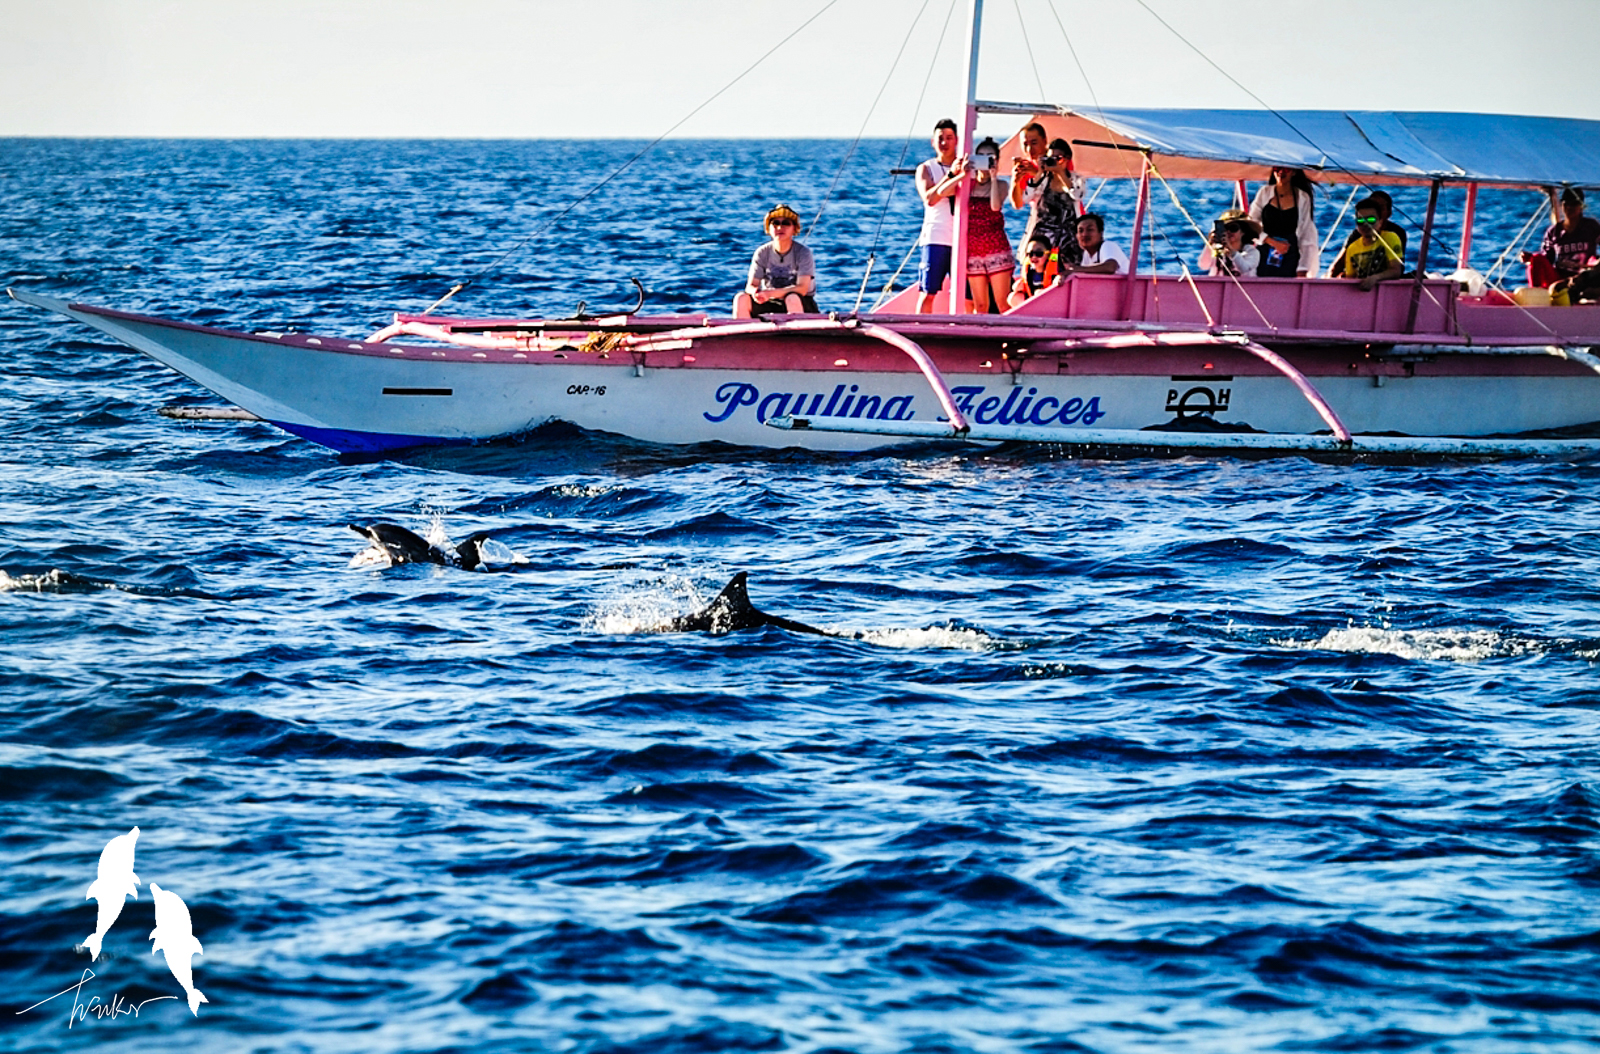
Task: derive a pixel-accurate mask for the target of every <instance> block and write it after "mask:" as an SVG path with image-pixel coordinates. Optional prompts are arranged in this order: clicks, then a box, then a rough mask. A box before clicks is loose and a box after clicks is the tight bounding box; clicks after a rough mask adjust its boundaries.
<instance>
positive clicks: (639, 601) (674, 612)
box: [583, 575, 715, 634]
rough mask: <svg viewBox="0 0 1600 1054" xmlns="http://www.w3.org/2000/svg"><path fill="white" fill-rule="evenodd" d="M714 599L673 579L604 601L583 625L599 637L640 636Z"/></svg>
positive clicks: (680, 579)
mask: <svg viewBox="0 0 1600 1054" xmlns="http://www.w3.org/2000/svg"><path fill="white" fill-rule="evenodd" d="M714 596H715V594H713V596H712V597H707V596H705V595H704V594H703V593H702V592H701V591H700V588H699V587H698V586H696V585H695V584H694V582H692V581H690V580H689V579H688V578H684V577H681V576H678V575H671V576H667V577H663V578H658V579H655V580H654V581H652V582H650V583H649V584H646V585H641V586H638V587H637V588H634V589H631V590H629V591H627V592H622V593H618V594H616V595H614V596H611V597H607V598H605V599H604V600H602V601H601V602H600V606H598V607H596V608H595V610H593V611H591V612H590V613H589V615H588V617H586V618H585V619H584V621H583V624H584V628H585V629H589V630H593V631H594V632H596V633H607V634H612V633H641V632H644V631H646V630H649V629H652V628H654V627H656V626H660V625H661V624H663V623H665V622H669V621H671V620H672V619H675V618H677V617H678V616H679V615H685V614H688V613H689V612H691V611H698V610H699V609H700V608H703V607H705V606H706V605H707V604H709V603H711V600H712V599H713V598H714Z"/></svg>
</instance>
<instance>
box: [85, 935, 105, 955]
mask: <svg viewBox="0 0 1600 1054" xmlns="http://www.w3.org/2000/svg"><path fill="white" fill-rule="evenodd" d="M104 939H105V935H104V934H102V933H98V932H97V933H91V934H89V939H88V940H86V941H84V942H83V946H84V947H85V948H87V949H88V950H89V961H90V962H94V961H95V960H96V959H98V958H100V942H101V941H102V940H104Z"/></svg>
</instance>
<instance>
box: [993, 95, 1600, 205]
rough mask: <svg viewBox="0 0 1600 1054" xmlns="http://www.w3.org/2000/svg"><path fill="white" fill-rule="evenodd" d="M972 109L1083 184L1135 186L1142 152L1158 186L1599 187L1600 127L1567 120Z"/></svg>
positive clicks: (1331, 112)
mask: <svg viewBox="0 0 1600 1054" xmlns="http://www.w3.org/2000/svg"><path fill="white" fill-rule="evenodd" d="M979 110H980V111H987V112H998V113H1014V114H1032V115H1033V119H1035V120H1038V121H1040V122H1041V123H1043V124H1044V125H1045V128H1046V130H1047V131H1048V132H1049V134H1050V137H1051V138H1055V137H1057V136H1060V137H1062V138H1065V139H1067V140H1068V141H1070V142H1072V143H1073V160H1074V164H1075V165H1076V167H1077V169H1078V171H1079V172H1080V173H1082V174H1083V175H1086V176H1106V177H1115V176H1123V175H1137V174H1138V153H1139V152H1148V154H1149V156H1150V158H1151V160H1152V162H1153V163H1154V165H1155V167H1156V169H1157V170H1158V171H1159V172H1161V174H1162V175H1163V176H1165V177H1167V178H1168V179H1261V178H1264V177H1265V176H1266V175H1267V173H1268V171H1269V170H1270V169H1271V167H1272V166H1273V165H1293V166H1296V167H1299V168H1305V169H1308V170H1311V171H1313V172H1315V173H1317V174H1318V178H1319V180H1321V181H1323V182H1335V183H1338V182H1351V183H1355V182H1359V183H1372V184H1385V183H1390V184H1392V183H1404V184H1417V183H1429V182H1431V181H1433V180H1435V179H1439V180H1444V181H1447V182H1456V183H1485V184H1500V185H1505V186H1513V187H1549V186H1600V121H1588V120H1579V119H1577V118H1567V117H1526V116H1516V115H1505V114H1481V113H1413V112H1395V113H1383V112H1375V111H1348V112H1346V111H1340V110H1284V111H1279V112H1278V113H1273V112H1271V111H1269V110H1169V109H1149V110H1100V109H1093V108H1076V107H1065V108H1061V109H1055V108H1053V107H1051V108H1047V107H1031V106H1018V105H1012V104H1003V103H995V104H982V103H980V104H979ZM1024 123H1025V122H1024ZM1014 143H1015V140H1013V142H1012V143H1008V144H1007V147H1008V148H1012V149H1011V152H1014ZM1119 148H1120V149H1119Z"/></svg>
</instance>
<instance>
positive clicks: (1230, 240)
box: [1200, 209, 1261, 278]
mask: <svg viewBox="0 0 1600 1054" xmlns="http://www.w3.org/2000/svg"><path fill="white" fill-rule="evenodd" d="M1259 237H1261V224H1259V223H1257V222H1256V221H1255V220H1253V219H1251V218H1250V214H1249V213H1248V212H1245V211H1244V210H1243V209H1229V210H1227V211H1226V212H1224V213H1223V214H1222V215H1221V216H1218V217H1217V225H1216V227H1215V228H1214V229H1213V230H1212V232H1211V237H1210V238H1208V239H1207V240H1206V247H1205V249H1204V250H1203V251H1202V252H1201V253H1200V269H1201V270H1203V271H1205V273H1206V274H1209V275H1213V276H1216V275H1233V276H1235V277H1237V278H1254V277H1255V276H1256V266H1257V265H1258V264H1259V263H1260V262H1261V250H1260V249H1258V248H1256V239H1257V238H1259Z"/></svg>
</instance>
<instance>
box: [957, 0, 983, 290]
mask: <svg viewBox="0 0 1600 1054" xmlns="http://www.w3.org/2000/svg"><path fill="white" fill-rule="evenodd" d="M982 28H983V0H971V2H970V4H969V6H968V9H967V67H966V72H967V94H966V99H965V100H964V101H963V102H962V106H961V139H960V140H959V141H958V142H957V143H956V156H957V157H966V158H971V157H972V148H973V146H974V145H975V144H974V143H973V141H972V136H973V133H974V132H975V131H976V130H977V127H978V32H979V30H980V29H982ZM971 196H972V180H971V179H966V178H963V179H962V180H961V182H960V183H959V184H958V185H957V186H956V214H955V217H954V218H955V233H954V234H952V235H951V239H950V240H951V242H952V244H951V246H950V313H951V314H952V315H959V314H961V313H962V312H963V311H965V310H966V309H967V199H968V198H970V197H971Z"/></svg>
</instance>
